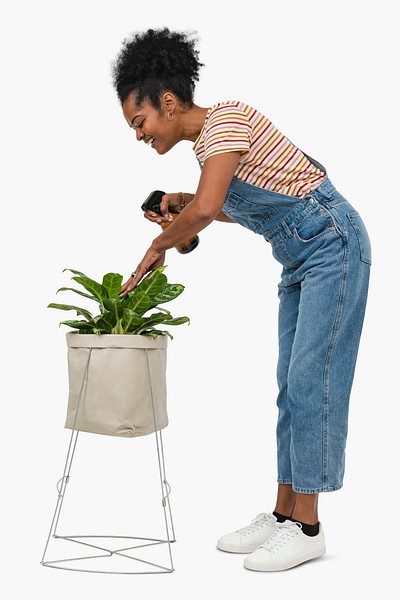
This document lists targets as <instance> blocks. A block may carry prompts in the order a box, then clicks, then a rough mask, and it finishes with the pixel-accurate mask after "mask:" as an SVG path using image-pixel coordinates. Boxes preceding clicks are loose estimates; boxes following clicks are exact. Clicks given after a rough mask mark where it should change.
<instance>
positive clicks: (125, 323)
mask: <svg viewBox="0 0 400 600" xmlns="http://www.w3.org/2000/svg"><path fill="white" fill-rule="evenodd" d="M144 322H145V319H144V318H143V317H141V316H140V315H138V314H137V313H135V312H134V311H133V310H131V309H130V308H125V309H124V316H123V317H122V320H121V326H122V329H123V331H124V333H134V332H135V331H136V330H137V329H138V328H139V327H140V326H141V325H143V323H144Z"/></svg>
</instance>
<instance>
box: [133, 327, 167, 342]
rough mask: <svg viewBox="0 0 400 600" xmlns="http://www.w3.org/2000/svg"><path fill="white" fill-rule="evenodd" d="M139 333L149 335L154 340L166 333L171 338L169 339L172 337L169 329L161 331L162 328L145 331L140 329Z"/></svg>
mask: <svg viewBox="0 0 400 600" xmlns="http://www.w3.org/2000/svg"><path fill="white" fill-rule="evenodd" d="M140 335H150V336H151V337H152V338H153V339H154V340H155V339H156V338H157V337H158V336H159V335H167V336H168V337H169V338H171V340H173V339H174V337H173V336H172V335H171V334H170V332H169V331H163V330H162V329H146V330H145V331H142V333H141V334H140Z"/></svg>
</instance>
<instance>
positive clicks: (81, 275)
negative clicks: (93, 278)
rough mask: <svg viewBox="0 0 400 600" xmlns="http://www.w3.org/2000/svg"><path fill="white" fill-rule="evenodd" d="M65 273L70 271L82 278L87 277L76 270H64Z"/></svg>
mask: <svg viewBox="0 0 400 600" xmlns="http://www.w3.org/2000/svg"><path fill="white" fill-rule="evenodd" d="M65 271H69V272H70V273H73V274H74V275H79V276H80V277H87V275H85V273H81V272H80V271H75V269H63V273H65Z"/></svg>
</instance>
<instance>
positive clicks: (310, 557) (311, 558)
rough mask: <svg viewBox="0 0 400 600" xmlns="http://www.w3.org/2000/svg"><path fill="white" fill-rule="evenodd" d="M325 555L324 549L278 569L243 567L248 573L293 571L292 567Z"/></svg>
mask: <svg viewBox="0 0 400 600" xmlns="http://www.w3.org/2000/svg"><path fill="white" fill-rule="evenodd" d="M325 553H326V549H324V550H323V551H321V552H318V553H312V554H310V555H309V556H307V557H306V558H303V559H302V560H300V561H298V562H297V561H291V562H290V563H286V564H285V565H281V566H279V567H271V568H269V567H266V568H263V567H260V566H254V567H251V566H248V565H246V564H245V565H244V567H245V569H249V570H250V571H264V572H273V571H286V570H287V569H293V567H297V566H298V565H301V564H303V563H305V562H308V561H309V560H313V559H314V558H319V557H320V556H324V554H325Z"/></svg>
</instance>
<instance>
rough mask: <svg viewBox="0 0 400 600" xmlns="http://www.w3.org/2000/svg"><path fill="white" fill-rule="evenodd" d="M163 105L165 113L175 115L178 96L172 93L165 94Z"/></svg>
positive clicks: (162, 99)
mask: <svg viewBox="0 0 400 600" xmlns="http://www.w3.org/2000/svg"><path fill="white" fill-rule="evenodd" d="M161 105H162V107H163V108H164V110H165V112H167V113H173V112H174V111H175V109H176V106H177V100H176V96H175V95H174V94H172V93H171V92H165V93H164V94H163V95H162V98H161Z"/></svg>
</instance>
